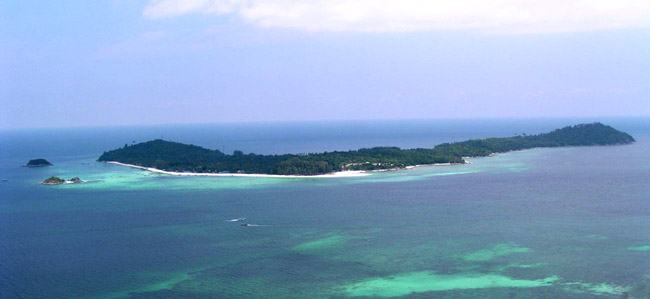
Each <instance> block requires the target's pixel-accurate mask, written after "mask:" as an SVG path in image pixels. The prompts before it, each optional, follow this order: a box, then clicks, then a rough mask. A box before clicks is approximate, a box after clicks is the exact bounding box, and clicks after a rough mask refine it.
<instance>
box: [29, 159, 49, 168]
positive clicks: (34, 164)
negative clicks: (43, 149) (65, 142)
mask: <svg viewBox="0 0 650 299" xmlns="http://www.w3.org/2000/svg"><path fill="white" fill-rule="evenodd" d="M41 166H52V163H50V162H49V161H47V160H45V159H33V160H29V162H27V164H25V167H41Z"/></svg>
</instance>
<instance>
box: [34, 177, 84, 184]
mask: <svg viewBox="0 0 650 299" xmlns="http://www.w3.org/2000/svg"><path fill="white" fill-rule="evenodd" d="M79 183H83V181H82V180H81V179H80V178H78V177H74V178H71V179H69V180H64V179H62V178H60V177H56V176H51V177H49V178H47V179H45V180H44V181H43V182H41V183H40V184H41V185H62V184H79Z"/></svg>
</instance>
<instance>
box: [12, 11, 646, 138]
mask: <svg viewBox="0 0 650 299" xmlns="http://www.w3.org/2000/svg"><path fill="white" fill-rule="evenodd" d="M649 96H650V1H647V0H643V1H637V0H545V1H542V0H530V1H518V0H492V1H485V0H454V1H449V0H444V1H443V0H401V1H394V0H393V1H388V0H311V1H295V0H151V1H146V0H98V1H65V0H63V1H30V0H8V1H2V2H0V128H4V129H12V128H42V127H76V126H113V125H147V124H164V123H172V124H177V123H183V124H185V123H215V122H219V123H223V122H259V121H303V120H352V119H454V118H544V117H590V118H594V117H624V116H643V117H645V116H650V98H649Z"/></svg>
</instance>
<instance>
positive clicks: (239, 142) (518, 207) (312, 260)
mask: <svg viewBox="0 0 650 299" xmlns="http://www.w3.org/2000/svg"><path fill="white" fill-rule="evenodd" d="M477 122H479V121H453V122H442V121H437V122H426V121H418V122H376V123H371V122H367V123H355V122H350V123H342V124H341V123H301V124H275V125H266V126H260V125H256V124H253V125H248V126H247V125H231V126H230V127H229V125H214V126H209V125H203V126H159V127H144V128H96V129H68V130H51V131H47V132H42V131H36V130H31V131H19V132H16V131H11V132H1V135H0V137H1V138H0V141H1V142H2V143H1V145H2V147H0V153H1V154H2V156H1V157H0V158H1V159H0V176H2V178H6V179H8V181H7V182H4V183H0V222H1V223H0V273H2V275H0V292H1V295H2V296H0V297H4V298H21V297H29V298H34V297H39V298H57V297H59V298H82V297H93V298H123V297H135V298H150V297H186V298H187V297H189V298H214V297H224V298H232V297H251V298H277V297H280V298H288V297H303V298H313V297H364V296H365V297H396V296H408V297H440V298H459V297H461V298H504V297H506V298H511V297H513V298H531V297H533V298H559V297H561V298H594V297H603V298H620V297H624V296H628V297H629V298H647V297H649V296H650V225H648V223H650V221H649V220H650V183H649V182H650V157H649V156H648V153H650V126H649V124H650V121H648V120H647V119H646V120H644V119H627V120H626V119H622V120H621V119H619V120H611V121H609V122H608V123H609V124H612V125H614V126H615V127H617V128H619V129H621V130H626V131H628V132H630V133H631V134H632V135H633V136H634V137H635V138H637V140H638V142H637V143H635V144H632V145H627V146H606V147H577V148H560V149H534V150H528V151H521V152H512V153H508V154H500V155H497V156H496V157H491V158H478V159H470V162H471V164H468V165H454V166H433V167H419V168H415V169H411V170H404V171H389V172H377V173H372V174H371V175H370V176H364V177H351V178H327V179H326V178H319V179H316V178H298V179H278V178H214V177H212V178H210V177H172V176H166V175H159V174H153V173H149V172H145V171H141V170H137V169H131V168H126V167H121V166H115V165H107V164H103V163H97V162H94V159H96V157H97V156H99V154H101V151H103V150H107V149H111V148H113V147H116V146H119V145H120V144H122V145H123V144H124V143H125V142H129V141H132V140H131V139H136V138H137V139H136V140H139V139H140V138H142V139H146V138H148V137H149V136H152V137H153V138H157V137H159V136H154V135H159V134H161V132H163V133H164V134H165V136H170V137H169V138H170V139H174V140H178V141H183V142H192V143H195V144H200V145H204V146H208V147H212V148H219V147H220V144H226V145H227V144H234V145H233V148H232V149H242V150H245V151H253V152H258V153H273V152H276V151H280V150H283V149H292V150H291V152H309V151H319V150H332V149H347V148H346V147H350V148H356V147H359V146H367V145H366V144H369V145H397V146H402V147H416V146H426V144H427V143H434V142H435V143H440V142H445V141H454V140H463V139H466V138H469V137H487V136H497V137H499V136H510V135H512V133H514V132H526V133H536V132H542V131H545V130H550V129H553V128H555V127H559V126H561V125H562V124H573V123H576V121H575V120H519V121H504V122H499V121H490V122H487V123H477ZM291 128H295V129H291ZM387 128H391V129H390V130H388V129H387ZM230 131H235V132H237V133H238V134H234V133H223V134H220V135H219V134H216V132H230ZM174 132H176V133H174ZM147 134H149V135H147ZM174 134H178V136H174ZM472 134H475V135H476V136H468V135H472ZM217 135H219V136H217ZM134 136H135V137H134ZM183 136H184V137H183ZM201 136H202V138H203V139H205V140H210V141H206V142H205V143H201V142H200V141H201V140H202V139H201ZM259 136H264V137H263V138H258V137H259ZM176 137H178V138H176ZM274 137H275V138H274ZM165 138H167V137H165ZM183 138H186V139H183ZM216 139H220V140H216ZM215 140H216V141H215ZM280 141H281V142H280ZM373 142H374V143H375V144H372V143H373ZM435 143H434V144H435ZM224 147H225V146H224ZM232 149H231V150H232ZM37 157H43V158H47V159H48V160H50V161H51V162H53V163H54V164H55V166H53V167H47V168H35V169H32V168H23V167H20V165H21V164H24V163H25V162H26V161H27V159H29V158H37ZM50 175H57V176H62V177H65V178H69V177H73V176H79V177H81V178H82V179H84V180H86V181H88V182H87V183H84V184H77V185H63V186H54V187H48V186H41V185H38V184H36V183H37V182H38V181H41V180H43V179H44V178H46V177H48V176H50ZM239 217H247V222H248V223H250V224H253V225H256V226H247V227H243V226H240V225H239V223H237V222H228V221H227V220H229V219H234V218H239Z"/></svg>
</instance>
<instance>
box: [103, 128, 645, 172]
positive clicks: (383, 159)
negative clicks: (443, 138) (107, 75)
mask: <svg viewBox="0 0 650 299" xmlns="http://www.w3.org/2000/svg"><path fill="white" fill-rule="evenodd" d="M634 141H635V140H634V138H633V137H632V136H630V135H629V134H627V133H623V132H620V131H618V130H616V129H614V128H612V127H610V126H607V125H603V124H601V123H590V124H580V125H575V126H568V127H564V128H561V129H557V130H554V131H552V132H549V133H543V134H538V135H526V134H523V135H520V136H514V137H503V138H486V139H470V140H467V141H462V142H454V143H443V144H440V145H438V146H436V147H434V148H416V149H400V148H398V147H373V148H363V149H359V150H350V151H334V152H323V153H311V154H284V155H257V154H253V153H250V154H244V153H243V152H241V151H234V153H233V154H232V155H228V154H225V153H222V152H221V151H219V150H210V149H206V148H203V147H199V146H196V145H188V144H182V143H178V142H172V141H165V140H161V139H156V140H152V141H148V142H143V143H139V144H135V145H131V146H129V145H127V144H125V145H124V147H122V148H119V149H115V150H111V151H108V152H104V153H103V154H102V155H101V156H100V157H99V159H97V160H98V161H103V162H119V163H122V164H128V166H134V167H140V168H152V169H156V170H163V171H169V172H191V173H206V174H208V173H247V174H268V175H322V174H329V173H334V172H340V171H350V170H357V171H359V170H361V171H364V170H385V169H401V168H406V167H410V166H416V165H427V164H461V163H466V162H465V160H464V157H485V156H489V155H492V154H494V153H504V152H509V151H515V150H523V149H530V148H537V147H563V146H591V145H615V144H629V143H632V142H634Z"/></svg>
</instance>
